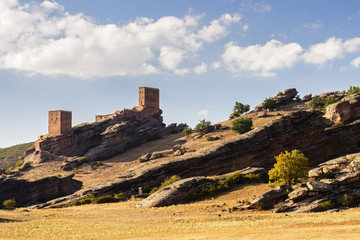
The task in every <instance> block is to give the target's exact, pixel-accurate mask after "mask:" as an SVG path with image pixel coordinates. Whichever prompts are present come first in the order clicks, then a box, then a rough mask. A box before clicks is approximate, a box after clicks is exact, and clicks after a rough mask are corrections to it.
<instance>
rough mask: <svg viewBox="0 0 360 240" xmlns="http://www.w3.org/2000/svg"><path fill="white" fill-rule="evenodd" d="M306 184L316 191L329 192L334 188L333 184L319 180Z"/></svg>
mask: <svg viewBox="0 0 360 240" xmlns="http://www.w3.org/2000/svg"><path fill="white" fill-rule="evenodd" d="M306 186H307V188H308V189H309V190H310V191H315V192H327V191H331V190H332V187H331V185H329V184H327V183H325V182H319V181H310V182H307V183H306Z"/></svg>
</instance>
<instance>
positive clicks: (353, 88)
mask: <svg viewBox="0 0 360 240" xmlns="http://www.w3.org/2000/svg"><path fill="white" fill-rule="evenodd" d="M345 93H346V95H352V94H355V93H360V87H359V86H350V87H349V89H348V90H347V91H346V92H345Z"/></svg>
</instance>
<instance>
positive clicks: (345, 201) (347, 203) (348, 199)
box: [339, 194, 354, 206]
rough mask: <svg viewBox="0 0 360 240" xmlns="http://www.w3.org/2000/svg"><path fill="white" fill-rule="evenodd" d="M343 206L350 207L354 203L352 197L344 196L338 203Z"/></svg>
mask: <svg viewBox="0 0 360 240" xmlns="http://www.w3.org/2000/svg"><path fill="white" fill-rule="evenodd" d="M339 202H340V203H341V204H342V205H343V206H350V205H351V204H353V203H354V197H353V196H351V195H349V194H344V196H343V197H342V198H341V199H340V201H339Z"/></svg>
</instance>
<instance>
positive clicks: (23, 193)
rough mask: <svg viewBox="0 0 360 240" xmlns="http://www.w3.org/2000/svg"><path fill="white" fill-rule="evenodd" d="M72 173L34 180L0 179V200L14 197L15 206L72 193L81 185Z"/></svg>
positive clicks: (27, 204) (31, 203)
mask: <svg viewBox="0 0 360 240" xmlns="http://www.w3.org/2000/svg"><path fill="white" fill-rule="evenodd" d="M73 177H74V175H73V174H72V175H68V176H64V177H47V178H42V179H39V180H36V181H27V180H17V179H13V178H4V179H0V202H3V201H4V200H7V199H12V198H14V199H15V200H16V203H17V206H29V205H33V204H36V203H40V202H46V201H48V200H49V199H53V198H57V197H61V196H64V195H69V194H72V193H74V192H76V191H78V190H79V189H80V188H81V187H82V182H80V181H77V180H74V179H73Z"/></svg>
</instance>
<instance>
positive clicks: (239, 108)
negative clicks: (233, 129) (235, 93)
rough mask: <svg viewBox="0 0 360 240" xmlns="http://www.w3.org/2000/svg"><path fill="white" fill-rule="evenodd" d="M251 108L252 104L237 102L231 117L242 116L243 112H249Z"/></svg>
mask: <svg viewBox="0 0 360 240" xmlns="http://www.w3.org/2000/svg"><path fill="white" fill-rule="evenodd" d="M249 110H250V105H248V104H243V103H240V102H235V106H234V108H233V111H232V113H231V115H230V118H231V119H232V118H236V117H240V116H241V115H242V114H244V113H246V112H248V111H249Z"/></svg>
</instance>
